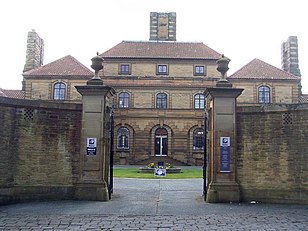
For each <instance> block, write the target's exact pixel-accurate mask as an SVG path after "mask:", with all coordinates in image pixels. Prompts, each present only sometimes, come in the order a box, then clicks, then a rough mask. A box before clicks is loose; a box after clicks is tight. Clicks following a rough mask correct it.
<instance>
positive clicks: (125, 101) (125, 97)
mask: <svg viewBox="0 0 308 231" xmlns="http://www.w3.org/2000/svg"><path fill="white" fill-rule="evenodd" d="M118 105H119V108H128V107H129V94H128V93H127V92H122V93H120V94H119V104H118Z"/></svg>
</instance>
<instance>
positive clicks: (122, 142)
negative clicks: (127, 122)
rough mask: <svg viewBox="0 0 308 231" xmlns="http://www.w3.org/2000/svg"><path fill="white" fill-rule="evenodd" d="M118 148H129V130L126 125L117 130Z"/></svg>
mask: <svg viewBox="0 0 308 231" xmlns="http://www.w3.org/2000/svg"><path fill="white" fill-rule="evenodd" d="M117 148H118V149H129V130H128V128H126V127H120V128H119V129H118V131H117Z"/></svg>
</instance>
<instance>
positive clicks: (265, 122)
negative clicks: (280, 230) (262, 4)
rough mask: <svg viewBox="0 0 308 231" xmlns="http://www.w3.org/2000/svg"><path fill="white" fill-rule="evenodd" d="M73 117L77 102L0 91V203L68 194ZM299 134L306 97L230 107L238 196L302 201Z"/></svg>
mask: <svg viewBox="0 0 308 231" xmlns="http://www.w3.org/2000/svg"><path fill="white" fill-rule="evenodd" d="M81 119H82V105H81V104H73V103H62V102H47V101H40V100H35V101H34V100H19V99H11V98H6V97H0V204H4V203H8V202H16V201H25V200H35V199H38V200H39V199H73V198H74V190H75V185H76V183H77V178H78V170H79V152H80V131H81ZM307 139H308V104H294V105H268V106H262V107H261V106H242V107H238V108H237V140H238V142H237V165H238V167H237V173H238V182H239V184H240V189H241V200H242V201H252V200H253V201H259V202H271V203H276V202H278V203H306V204H308V142H307ZM200 190H201V189H200Z"/></svg>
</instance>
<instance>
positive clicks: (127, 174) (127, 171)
mask: <svg viewBox="0 0 308 231" xmlns="http://www.w3.org/2000/svg"><path fill="white" fill-rule="evenodd" d="M113 176H114V177H119V178H145V179H158V178H159V179H185V178H186V179H187V178H202V169H182V173H167V176H166V177H157V176H154V173H139V172H138V168H115V169H113Z"/></svg>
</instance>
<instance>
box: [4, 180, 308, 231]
mask: <svg viewBox="0 0 308 231" xmlns="http://www.w3.org/2000/svg"><path fill="white" fill-rule="evenodd" d="M201 194H202V180H200V179H194V180H191V179H189V180H166V179H157V180H141V179H115V188H114V195H113V199H112V200H111V201H109V202H91V201H49V202H31V203H19V204H13V205H7V206H1V207H0V230H308V206H305V205H277V204H262V203H255V204H254V203H240V204H209V203H205V202H204V201H203V199H202V195H201Z"/></svg>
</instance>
